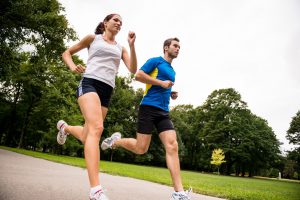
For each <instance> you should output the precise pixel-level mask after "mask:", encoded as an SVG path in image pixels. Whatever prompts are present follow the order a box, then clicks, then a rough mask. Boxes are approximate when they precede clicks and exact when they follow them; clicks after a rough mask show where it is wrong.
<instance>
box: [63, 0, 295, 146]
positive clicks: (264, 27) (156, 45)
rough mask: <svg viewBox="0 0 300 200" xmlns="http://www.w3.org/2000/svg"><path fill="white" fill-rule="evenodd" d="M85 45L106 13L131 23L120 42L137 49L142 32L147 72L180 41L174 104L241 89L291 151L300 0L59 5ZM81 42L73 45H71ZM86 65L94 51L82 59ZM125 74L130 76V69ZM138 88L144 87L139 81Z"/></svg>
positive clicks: (140, 55) (98, 0) (97, 0)
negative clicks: (132, 36)
mask: <svg viewBox="0 0 300 200" xmlns="http://www.w3.org/2000/svg"><path fill="white" fill-rule="evenodd" d="M59 2H60V3H61V4H62V6H63V7H64V8H65V12H64V13H63V14H64V15H65V16H66V18H67V19H68V21H69V24H70V27H72V28H73V29H74V30H75V31H76V32H77V35H78V38H79V39H81V38H83V37H84V36H86V35H88V34H93V33H94V30H95V28H96V26H97V25H98V24H99V23H100V22H101V21H103V19H104V18H105V16H106V15H108V14H111V13H118V14H120V15H121V17H122V20H123V26H122V29H121V31H120V32H119V34H118V35H117V37H116V40H117V42H118V43H120V44H121V45H123V46H124V47H125V48H127V49H128V50H129V47H128V42H127V34H128V32H129V31H134V32H135V33H136V42H135V48H136V53H137V59H138V65H139V67H140V66H142V65H143V64H144V62H145V61H146V60H147V59H149V58H151V57H157V56H162V55H163V42H164V40H165V39H167V38H171V37H178V38H179V39H180V45H181V49H180V53H179V56H178V58H176V59H174V60H173V62H172V66H173V67H174V69H175V71H176V81H175V85H174V87H173V89H174V90H176V91H178V94H179V97H178V98H177V100H175V101H171V104H170V106H176V105H179V104H192V105H194V107H197V106H201V105H202V104H203V103H204V102H205V101H206V99H207V97H208V96H209V95H210V94H211V93H212V92H213V91H214V90H217V89H224V88H234V89H235V90H236V91H237V92H239V93H240V94H241V97H242V100H243V101H245V102H246V103H247V105H248V108H249V109H250V110H251V112H252V113H254V114H255V115H257V116H259V117H261V118H263V119H265V120H267V122H268V125H269V126H270V127H272V129H273V131H274V133H275V134H276V137H277V139H278V140H279V141H280V142H282V143H283V144H282V145H281V150H282V151H286V150H291V149H293V148H294V146H293V145H291V144H289V143H288V141H287V140H286V138H285V137H286V132H287V130H288V129H289V127H290V123H291V121H292V117H294V116H296V113H297V111H298V110H300V1H299V0H185V1H182V0H151V1H146V0H113V1H112V0H59ZM76 42H78V41H73V42H68V43H67V44H68V46H71V45H73V44H75V43H76ZM77 55H78V56H79V57H80V58H82V59H83V60H84V62H86V60H87V50H82V51H81V52H79V53H78V54H77ZM118 75H120V76H127V75H129V72H128V71H127V68H126V67H125V65H124V64H123V63H122V64H121V66H120V70H119V74H118ZM133 87H134V88H135V89H137V88H143V89H144V85H143V84H141V83H138V82H134V83H133Z"/></svg>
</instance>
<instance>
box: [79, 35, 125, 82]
mask: <svg viewBox="0 0 300 200" xmlns="http://www.w3.org/2000/svg"><path fill="white" fill-rule="evenodd" d="M121 57H122V46H121V45H120V44H118V43H117V44H109V43H107V42H106V41H104V40H103V37H102V35H96V36H95V39H94V41H93V42H92V43H91V44H90V47H89V49H88V60H87V64H86V66H87V67H86V69H85V72H84V74H83V77H86V78H92V79H96V80H99V81H102V82H104V83H106V84H108V85H110V86H112V87H113V88H114V87H115V78H116V75H117V73H118V70H119V65H120V61H121Z"/></svg>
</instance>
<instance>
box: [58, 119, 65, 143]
mask: <svg viewBox="0 0 300 200" xmlns="http://www.w3.org/2000/svg"><path fill="white" fill-rule="evenodd" d="M56 126H57V129H58V133H57V137H56V140H57V143H58V144H60V145H63V144H64V143H65V142H66V139H67V136H68V134H67V133H66V132H65V131H64V128H65V127H66V126H68V124H67V123H66V122H65V121H64V120H59V121H58V122H57V125H56Z"/></svg>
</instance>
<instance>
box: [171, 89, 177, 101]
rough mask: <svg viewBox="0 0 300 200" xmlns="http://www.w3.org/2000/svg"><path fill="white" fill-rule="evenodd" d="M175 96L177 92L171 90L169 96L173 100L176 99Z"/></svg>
mask: <svg viewBox="0 0 300 200" xmlns="http://www.w3.org/2000/svg"><path fill="white" fill-rule="evenodd" d="M177 97H178V92H176V91H172V92H171V98H172V99H173V100H175V99H177Z"/></svg>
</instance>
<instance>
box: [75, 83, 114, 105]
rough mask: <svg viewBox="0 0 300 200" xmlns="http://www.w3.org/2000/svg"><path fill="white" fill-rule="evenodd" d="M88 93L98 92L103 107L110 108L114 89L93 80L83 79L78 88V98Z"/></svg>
mask: <svg viewBox="0 0 300 200" xmlns="http://www.w3.org/2000/svg"><path fill="white" fill-rule="evenodd" d="M88 92H96V93H97V94H98V96H99V98H100V101H101V106H104V107H106V108H108V106H109V102H110V98H111V95H112V92H113V87H111V86H110V85H108V84H106V83H103V82H102V81H98V80H96V79H92V78H83V79H82V80H81V81H80V84H79V86H78V88H77V93H76V95H77V98H79V97H80V96H81V95H84V94H86V93H88Z"/></svg>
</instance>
